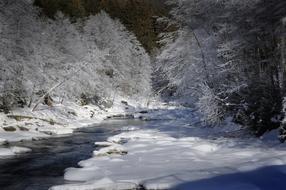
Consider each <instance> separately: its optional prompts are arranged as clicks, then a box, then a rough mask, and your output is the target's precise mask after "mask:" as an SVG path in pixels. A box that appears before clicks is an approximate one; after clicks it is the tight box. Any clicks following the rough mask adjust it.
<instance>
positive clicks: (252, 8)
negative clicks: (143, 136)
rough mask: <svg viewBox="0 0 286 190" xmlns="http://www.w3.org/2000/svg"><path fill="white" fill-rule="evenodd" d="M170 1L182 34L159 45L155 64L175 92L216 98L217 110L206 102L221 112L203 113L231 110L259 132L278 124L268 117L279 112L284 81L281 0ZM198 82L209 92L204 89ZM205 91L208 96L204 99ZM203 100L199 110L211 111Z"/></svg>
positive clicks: (187, 97)
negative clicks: (161, 46)
mask: <svg viewBox="0 0 286 190" xmlns="http://www.w3.org/2000/svg"><path fill="white" fill-rule="evenodd" d="M168 2H169V3H171V4H173V5H175V8H174V10H173V11H172V13H173V15H174V17H175V19H176V20H177V22H179V23H181V31H183V35H180V36H179V37H178V39H177V40H176V41H175V42H174V43H173V44H169V45H168V46H167V47H166V48H165V49H164V50H163V52H162V53H161V55H159V56H158V64H157V65H158V67H159V70H160V71H161V72H162V73H163V74H165V79H164V80H166V81H169V83H168V85H170V86H173V85H175V87H173V88H172V89H175V92H174V93H173V94H175V95H182V97H183V98H182V97H181V96H180V97H179V99H180V101H181V100H182V99H183V100H184V101H189V100H194V102H197V101H199V100H207V99H209V98H211V97H217V98H218V99H219V100H220V107H221V108H220V109H221V110H220V112H216V111H215V110H216V109H217V107H216V106H210V107H213V108H214V112H213V113H219V114H211V115H212V116H213V117H212V118H209V114H205V116H206V117H205V119H206V120H213V121H216V119H215V117H217V118H221V116H222V115H231V116H233V117H234V120H235V121H237V122H239V123H241V124H244V125H248V126H251V127H252V128H253V129H254V130H255V132H256V133H257V135H261V134H263V133H264V132H265V131H267V130H268V129H269V128H271V127H269V126H276V127H277V122H273V121H274V120H273V119H272V118H273V117H276V116H277V115H279V113H280V111H281V105H282V97H281V94H282V92H283V91H284V90H283V89H284V87H282V86H283V85H282V84H285V83H284V82H283V80H281V79H282V78H284V77H282V76H281V75H283V73H284V72H283V70H284V67H285V66H282V67H281V57H280V56H281V55H280V53H281V51H280V47H281V43H280V39H281V37H280V36H281V35H280V32H279V30H281V23H282V22H281V19H282V18H283V17H285V15H284V14H283V12H285V1H282V0H279V1H275V2H270V1H259V0H257V1H256V0H253V1H252V0H242V1H232V0H218V1H212V0H200V1H197V0H181V1H168ZM190 34H191V35H190ZM178 42H180V43H178ZM190 44H191V45H190ZM166 53H167V54H168V56H166V55H167V54H166ZM180 70H183V72H179V71H180ZM202 82H203V84H207V86H208V88H209V91H208V92H212V93H205V92H206V91H205V88H204V87H205V86H204V85H200V84H201V83H202ZM281 87H282V88H281ZM162 88H164V86H163V87H162ZM204 94H209V95H210V94H211V96H208V98H207V99H205V98H203V99H202V97H204ZM175 100H178V97H175ZM203 103H205V105H204V106H203ZM207 104H208V101H200V103H199V104H197V105H200V109H201V110H202V112H203V113H210V112H209V111H210V110H209V107H208V105H207ZM204 109H205V110H204Z"/></svg>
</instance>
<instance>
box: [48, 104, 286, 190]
mask: <svg viewBox="0 0 286 190" xmlns="http://www.w3.org/2000/svg"><path fill="white" fill-rule="evenodd" d="M156 113H157V114H152V113H151V114H147V115H149V116H148V117H147V118H148V119H149V120H151V119H156V118H157V121H151V122H147V123H146V126H142V128H141V127H140V128H138V127H129V128H126V127H125V128H122V131H123V132H122V133H121V134H119V135H116V136H113V137H110V138H109V139H108V141H107V142H96V146H101V147H103V148H102V149H100V150H98V151H94V153H93V157H92V158H90V159H88V160H84V161H81V162H80V163H79V166H80V168H68V169H67V170H66V172H65V175H64V177H65V179H66V180H68V181H71V182H69V183H68V184H66V185H61V186H55V187H52V188H51V190H78V189H80V190H85V189H108V190H110V189H135V188H139V187H140V188H144V189H188V190H189V189H199V190H202V189H203V190H206V189H217V190H222V189H227V190H234V189H235V190H246V189H247V190H252V189H253V190H257V189H283V187H285V185H286V182H285V181H284V179H285V178H286V167H285V164H286V150H285V148H284V145H281V144H279V143H278V141H277V140H274V139H273V138H272V136H273V134H269V135H268V137H267V136H266V137H265V138H264V139H253V138H249V137H246V138H234V137H236V136H237V134H240V135H241V131H242V130H240V129H239V128H238V126H234V125H233V126H230V123H225V124H222V125H226V126H225V127H224V126H221V127H216V128H208V127H202V126H201V127H198V126H196V124H197V123H198V120H197V119H198V118H196V113H195V112H192V111H190V110H179V111H178V110H176V109H173V110H172V109H171V110H165V111H161V112H160V111H158V112H156ZM152 115H153V116H152ZM155 116H156V117H155ZM190 118H193V123H189V122H187V119H190ZM159 119H163V120H161V121H160V120H159ZM166 119H169V120H166ZM274 133H275V132H274ZM230 137H231V138H230Z"/></svg>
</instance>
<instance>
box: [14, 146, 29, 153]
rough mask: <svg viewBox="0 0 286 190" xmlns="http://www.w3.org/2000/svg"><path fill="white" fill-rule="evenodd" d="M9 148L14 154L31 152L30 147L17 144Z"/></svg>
mask: <svg viewBox="0 0 286 190" xmlns="http://www.w3.org/2000/svg"><path fill="white" fill-rule="evenodd" d="M10 149H11V151H12V152H13V153H15V154H23V153H28V152H32V149H30V148H25V147H19V146H13V147H11V148H10Z"/></svg>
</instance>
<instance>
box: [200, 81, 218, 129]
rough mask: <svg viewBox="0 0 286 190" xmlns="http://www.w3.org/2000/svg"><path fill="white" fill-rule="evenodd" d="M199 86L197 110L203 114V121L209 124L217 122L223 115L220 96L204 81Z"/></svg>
mask: <svg viewBox="0 0 286 190" xmlns="http://www.w3.org/2000/svg"><path fill="white" fill-rule="evenodd" d="M200 86H201V90H202V95H201V96H200V97H199V100H198V102H197V103H196V105H197V107H198V108H199V111H200V112H201V113H202V114H203V116H204V120H205V122H207V123H211V124H216V123H219V122H220V121H221V120H222V119H223V116H224V110H223V107H222V102H221V100H220V98H219V97H218V96H217V95H216V94H215V92H214V90H213V89H211V88H210V87H209V86H208V85H207V84H206V83H203V84H201V85H200Z"/></svg>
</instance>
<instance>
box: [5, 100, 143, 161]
mask: <svg viewBox="0 0 286 190" xmlns="http://www.w3.org/2000/svg"><path fill="white" fill-rule="evenodd" d="M122 100H124V99H119V100H117V101H115V102H114V106H113V107H112V108H110V109H106V110H104V109H102V108H99V107H98V106H95V105H86V106H79V105H78V104H76V103H72V102H64V103H63V104H56V103H55V104H54V105H53V106H52V107H48V106H45V105H39V106H38V108H37V109H36V110H35V111H31V109H32V108H27V107H26V108H18V109H16V110H13V111H11V113H9V114H7V115H6V114H3V113H0V159H1V158H7V157H10V156H14V155H16V154H18V153H25V152H27V151H21V152H17V153H15V151H13V150H14V149H13V147H12V146H13V145H11V144H13V142H19V141H26V140H39V139H43V138H49V137H55V136H62V135H70V134H72V133H73V132H74V130H75V129H78V128H81V127H89V126H92V125H94V124H96V123H100V122H101V121H103V120H104V119H106V118H107V117H110V116H114V115H119V116H121V117H122V116H124V115H130V116H133V115H134V114H135V113H136V112H138V111H140V110H142V109H146V108H144V107H143V106H142V105H139V104H136V102H132V101H128V103H126V101H123V103H122V102H121V101H122Z"/></svg>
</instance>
